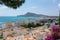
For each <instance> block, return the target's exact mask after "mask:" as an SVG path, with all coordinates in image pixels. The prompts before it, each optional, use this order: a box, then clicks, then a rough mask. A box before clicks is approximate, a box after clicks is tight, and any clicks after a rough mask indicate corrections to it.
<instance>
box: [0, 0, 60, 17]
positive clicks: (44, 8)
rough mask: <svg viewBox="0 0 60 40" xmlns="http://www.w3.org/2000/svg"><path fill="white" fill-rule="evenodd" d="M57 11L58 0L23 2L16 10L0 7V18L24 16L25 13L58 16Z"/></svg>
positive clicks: (58, 7)
mask: <svg viewBox="0 0 60 40" xmlns="http://www.w3.org/2000/svg"><path fill="white" fill-rule="evenodd" d="M59 10H60V0H25V3H24V4H23V5H22V6H20V7H19V8H17V9H12V8H8V7H6V6H4V5H0V16H17V15H24V14H26V13H27V12H32V13H36V14H43V15H48V16H58V15H59Z"/></svg>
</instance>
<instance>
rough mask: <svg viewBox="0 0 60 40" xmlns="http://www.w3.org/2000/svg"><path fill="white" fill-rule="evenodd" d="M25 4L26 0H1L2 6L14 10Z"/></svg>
mask: <svg viewBox="0 0 60 40" xmlns="http://www.w3.org/2000/svg"><path fill="white" fill-rule="evenodd" d="M24 2H25V0H0V4H4V5H5V6H7V7H10V8H13V9H16V8H18V7H20V6H21V5H22V4H23V3H24Z"/></svg>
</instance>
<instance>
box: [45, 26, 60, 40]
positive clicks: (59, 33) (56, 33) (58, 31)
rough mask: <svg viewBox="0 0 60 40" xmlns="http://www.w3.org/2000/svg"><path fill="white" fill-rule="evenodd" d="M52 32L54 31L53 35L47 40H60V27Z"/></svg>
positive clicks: (53, 28)
mask: <svg viewBox="0 0 60 40" xmlns="http://www.w3.org/2000/svg"><path fill="white" fill-rule="evenodd" d="M51 31H52V33H51V35H48V36H47V38H46V39H45V40H57V39H60V27H59V26H53V27H52V30H51Z"/></svg>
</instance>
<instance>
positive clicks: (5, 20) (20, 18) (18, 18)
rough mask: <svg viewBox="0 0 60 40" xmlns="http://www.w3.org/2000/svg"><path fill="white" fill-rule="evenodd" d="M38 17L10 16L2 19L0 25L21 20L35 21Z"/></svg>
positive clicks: (0, 18)
mask: <svg viewBox="0 0 60 40" xmlns="http://www.w3.org/2000/svg"><path fill="white" fill-rule="evenodd" d="M36 18H37V17H17V16H9V17H0V24H3V23H5V22H16V21H20V20H29V19H30V20H34V19H36Z"/></svg>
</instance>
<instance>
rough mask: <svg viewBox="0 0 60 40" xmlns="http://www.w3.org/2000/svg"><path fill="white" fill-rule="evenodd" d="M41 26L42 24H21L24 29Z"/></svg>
mask: <svg viewBox="0 0 60 40" xmlns="http://www.w3.org/2000/svg"><path fill="white" fill-rule="evenodd" d="M43 25H44V24H43V23H37V24H34V23H33V22H32V23H28V24H23V25H22V26H24V27H25V28H35V27H39V26H43Z"/></svg>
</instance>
